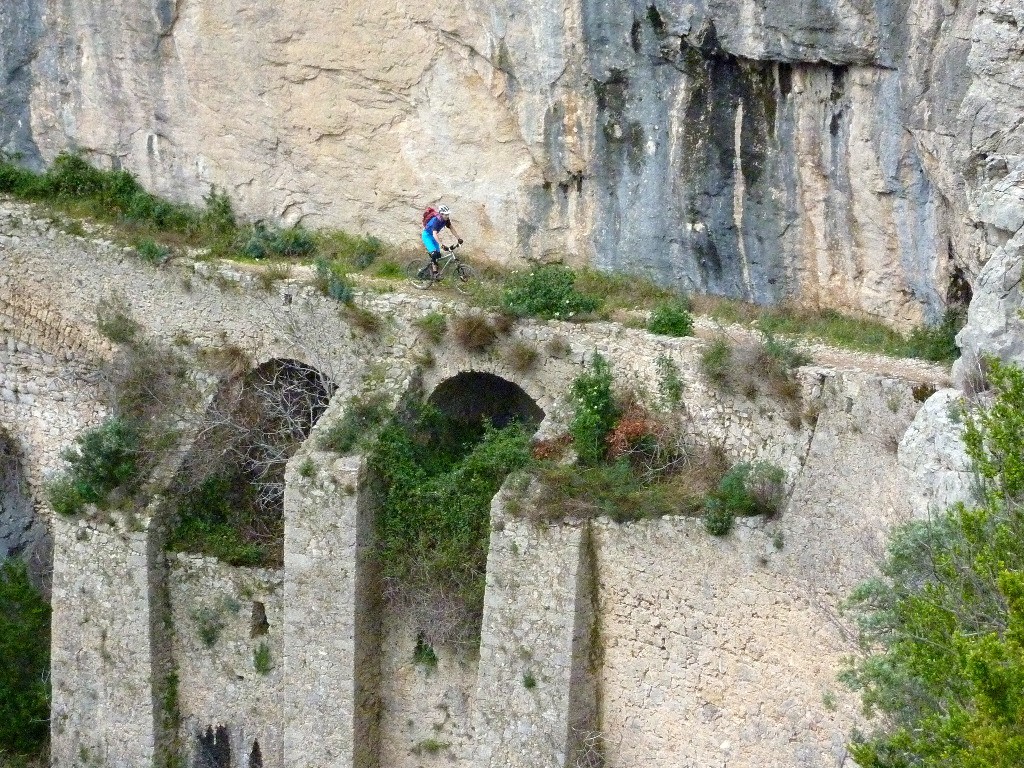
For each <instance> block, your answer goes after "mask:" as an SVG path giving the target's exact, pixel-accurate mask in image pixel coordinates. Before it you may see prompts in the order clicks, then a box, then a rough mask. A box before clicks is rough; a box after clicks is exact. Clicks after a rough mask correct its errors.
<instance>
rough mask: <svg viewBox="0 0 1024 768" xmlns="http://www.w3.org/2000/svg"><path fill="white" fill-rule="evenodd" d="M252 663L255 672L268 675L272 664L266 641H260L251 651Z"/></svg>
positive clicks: (272, 666)
mask: <svg viewBox="0 0 1024 768" xmlns="http://www.w3.org/2000/svg"><path fill="white" fill-rule="evenodd" d="M252 665H253V668H254V669H255V670H256V674H259V675H269V674H270V670H272V669H273V668H274V664H273V662H272V661H271V659H270V646H269V645H267V644H266V643H260V645H259V647H258V648H257V649H256V650H255V651H253V653H252Z"/></svg>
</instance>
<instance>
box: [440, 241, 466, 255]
mask: <svg viewBox="0 0 1024 768" xmlns="http://www.w3.org/2000/svg"><path fill="white" fill-rule="evenodd" d="M460 245H462V243H456V244H455V245H442V246H441V250H442V251H444V252H445V253H451V252H452V251H454V250H455V249H456V248H458V247H459V246H460Z"/></svg>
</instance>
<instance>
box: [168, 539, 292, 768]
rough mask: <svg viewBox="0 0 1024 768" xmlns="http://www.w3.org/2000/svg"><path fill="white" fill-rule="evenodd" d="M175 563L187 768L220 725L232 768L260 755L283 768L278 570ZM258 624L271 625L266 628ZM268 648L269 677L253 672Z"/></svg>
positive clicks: (174, 611) (172, 582) (176, 654)
mask: <svg viewBox="0 0 1024 768" xmlns="http://www.w3.org/2000/svg"><path fill="white" fill-rule="evenodd" d="M169 560H170V574H169V577H168V591H169V595H170V608H171V614H170V615H171V622H172V624H173V628H174V630H173V648H174V650H173V661H174V674H176V675H177V690H178V705H177V706H178V711H177V717H178V718H179V721H180V731H179V734H178V736H179V739H180V744H181V746H182V747H183V750H182V753H183V755H184V757H185V759H186V761H187V763H188V764H190V765H191V764H192V763H193V762H194V760H195V759H196V756H197V755H196V751H197V750H196V748H197V744H198V740H199V738H200V737H204V736H206V735H207V732H208V731H211V732H212V733H214V734H216V732H217V729H218V727H219V728H223V729H225V730H226V731H227V734H228V738H229V743H230V745H231V755H232V761H233V762H232V765H239V766H248V765H250V764H251V762H250V760H251V756H252V755H253V753H254V750H255V749H258V754H259V755H260V757H261V759H262V765H263V766H264V768H281V767H282V766H283V765H284V757H283V745H284V739H283V734H282V722H283V721H282V717H281V698H282V689H283V680H284V642H283V637H284V601H283V587H282V576H281V573H280V571H275V570H264V569H258V568H233V567H231V566H228V565H225V564H224V563H221V562H219V561H217V560H215V559H213V558H208V557H201V556H197V555H190V554H185V553H178V554H175V555H173V556H172V557H170V558H169ZM257 604H258V605H259V606H261V608H262V613H261V612H260V609H259V608H257ZM258 619H265V621H266V626H265V627H264V625H263V624H262V622H260V621H258ZM214 632H215V634H216V636H215V638H214V639H213V641H212V642H207V640H206V639H204V633H205V636H206V637H207V638H208V637H210V633H214ZM264 645H265V646H266V647H267V648H268V649H269V655H270V669H269V671H267V672H265V673H264V672H260V671H258V670H257V669H256V667H255V658H256V656H255V654H256V652H257V651H258V650H259V648H260V647H261V646H264ZM257 743H258V747H257V746H256V745H257Z"/></svg>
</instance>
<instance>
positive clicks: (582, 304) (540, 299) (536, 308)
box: [503, 264, 601, 320]
mask: <svg viewBox="0 0 1024 768" xmlns="http://www.w3.org/2000/svg"><path fill="white" fill-rule="evenodd" d="M575 282H576V276H575V274H574V273H573V271H572V270H571V269H568V268H566V267H563V266H560V265H557V264H551V265H547V266H544V267H538V268H537V269H535V270H533V271H532V272H523V273H520V274H517V275H514V276H513V277H512V278H511V279H510V280H509V281H508V284H507V286H506V288H505V292H504V295H503V305H504V307H505V308H506V309H508V310H509V311H510V312H512V313H513V314H516V315H520V316H534V317H540V318H544V319H552V318H555V319H560V320H566V319H569V318H572V317H576V316H578V315H582V314H586V313H588V312H596V311H597V310H598V309H600V307H601V300H600V299H599V298H597V297H595V296H588V295H586V294H583V293H580V292H579V291H578V290H576V287H575Z"/></svg>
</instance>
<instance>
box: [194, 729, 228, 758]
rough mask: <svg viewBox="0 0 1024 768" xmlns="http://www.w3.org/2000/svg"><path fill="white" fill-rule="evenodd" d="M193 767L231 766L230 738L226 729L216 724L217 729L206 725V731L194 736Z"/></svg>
mask: <svg viewBox="0 0 1024 768" xmlns="http://www.w3.org/2000/svg"><path fill="white" fill-rule="evenodd" d="M192 766H193V768H231V739H230V736H229V735H228V729H227V728H225V727H224V726H223V725H218V726H217V730H214V729H213V727H212V726H209V727H207V729H206V733H205V734H203V733H200V734H199V735H198V736H197V737H196V753H195V757H194V759H193V760H192Z"/></svg>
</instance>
